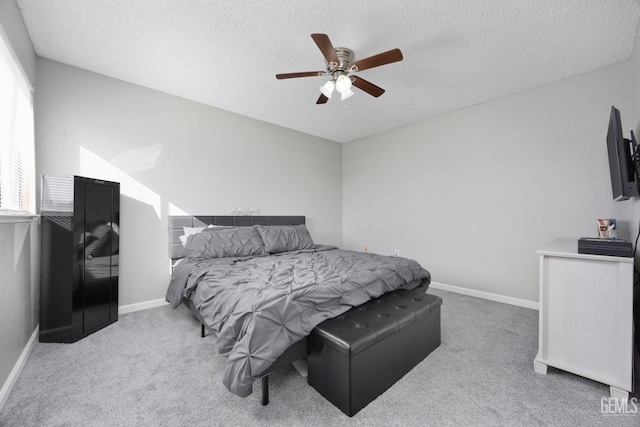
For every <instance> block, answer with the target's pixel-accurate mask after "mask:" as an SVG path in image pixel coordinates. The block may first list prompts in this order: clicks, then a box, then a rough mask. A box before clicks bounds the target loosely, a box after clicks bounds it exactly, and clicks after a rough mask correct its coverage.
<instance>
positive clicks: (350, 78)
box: [276, 33, 402, 104]
mask: <svg viewBox="0 0 640 427" xmlns="http://www.w3.org/2000/svg"><path fill="white" fill-rule="evenodd" d="M311 38H312V39H313V41H314V42H316V45H318V48H319V49H320V51H321V52H322V54H323V55H324V58H325V59H326V71H305V72H301V73H284V74H276V78H277V79H292V78H296V77H314V76H326V75H329V76H331V78H332V79H331V80H329V81H328V82H326V83H325V84H324V85H322V86H321V87H320V92H321V93H322V94H321V95H320V97H319V98H318V100H317V101H316V104H324V103H326V102H327V101H328V100H329V98H331V94H332V93H333V90H334V89H336V90H337V91H338V92H339V93H340V95H341V99H342V100H345V99H347V98H349V97H350V96H352V95H353V91H352V90H351V86H352V85H353V86H355V87H357V88H358V89H361V90H363V91H365V92H367V93H368V94H369V95H371V96H375V97H376V98H377V97H379V96H380V95H382V94H383V93H384V89H382V88H381V87H378V86H376V85H374V84H373V83H370V82H368V81H366V80H365V79H363V78H361V77H358V76H356V75H354V73H356V72H358V71H363V70H367V69H369V68H373V67H379V66H380V65H386V64H391V63H392V62H398V61H402V52H400V49H392V50H389V51H387V52H382V53H379V54H377V55H373V56H370V57H368V58H364V59H359V60H357V61H355V62H354V61H353V59H354V55H353V51H352V50H351V49H347V48H346V47H336V48H334V47H333V45H332V44H331V40H329V36H327V35H326V34H318V33H316V34H311Z"/></svg>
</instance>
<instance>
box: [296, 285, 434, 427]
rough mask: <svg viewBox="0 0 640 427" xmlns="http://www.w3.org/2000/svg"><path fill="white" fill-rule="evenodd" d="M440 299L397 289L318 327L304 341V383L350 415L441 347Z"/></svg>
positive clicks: (421, 290) (422, 290)
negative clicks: (306, 346)
mask: <svg viewBox="0 0 640 427" xmlns="http://www.w3.org/2000/svg"><path fill="white" fill-rule="evenodd" d="M441 305H442V298H440V297H438V296H435V295H430V294H425V293H424V288H422V289H416V290H407V289H398V290H396V291H393V292H390V293H387V294H384V295H382V296H381V297H379V298H375V299H373V300H371V301H369V302H367V303H365V304H363V305H361V306H359V307H354V308H352V309H351V310H349V311H347V312H346V313H344V314H342V315H340V316H338V317H336V318H334V319H329V320H327V321H325V322H323V323H321V324H320V325H318V326H317V327H316V328H315V329H314V330H313V331H312V332H311V335H310V336H309V341H308V355H307V362H308V367H309V376H308V382H309V385H311V386H313V388H315V389H316V390H317V391H318V392H319V393H320V394H322V395H323V396H324V397H325V398H326V399H327V400H328V401H329V402H331V403H333V404H334V405H335V406H336V407H338V408H339V409H340V410H341V411H342V412H344V413H345V414H347V415H348V416H350V417H351V416H353V415H355V414H356V413H357V412H358V411H359V410H361V409H362V408H364V407H365V406H367V405H368V404H369V403H370V402H371V401H373V400H374V399H375V398H376V397H378V396H379V395H381V394H382V393H383V392H384V391H385V390H387V389H388V388H389V387H391V386H392V385H393V384H394V383H395V382H396V381H398V380H399V379H400V378H402V377H403V376H404V375H405V374H406V373H407V372H409V371H410V370H411V369H413V367H415V366H416V365H417V364H418V363H420V362H421V361H422V360H423V359H424V358H425V357H427V356H428V355H429V353H431V352H432V351H433V350H435V349H436V348H437V347H438V346H439V345H440V306H441Z"/></svg>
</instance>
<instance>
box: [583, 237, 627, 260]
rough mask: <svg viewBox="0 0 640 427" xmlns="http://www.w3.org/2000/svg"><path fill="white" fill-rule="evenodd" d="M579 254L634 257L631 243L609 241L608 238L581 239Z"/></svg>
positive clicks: (616, 240)
mask: <svg viewBox="0 0 640 427" xmlns="http://www.w3.org/2000/svg"><path fill="white" fill-rule="evenodd" d="M578 253H579V254H589V255H607V256H621V257H627V258H628V257H631V256H633V248H632V246H631V243H630V242H627V241H626V240H623V239H609V238H606V237H581V238H580V239H578Z"/></svg>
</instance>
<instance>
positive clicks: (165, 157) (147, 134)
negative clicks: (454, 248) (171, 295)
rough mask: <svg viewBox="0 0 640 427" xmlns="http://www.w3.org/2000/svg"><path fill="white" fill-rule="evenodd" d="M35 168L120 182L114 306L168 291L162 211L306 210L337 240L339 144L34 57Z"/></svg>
mask: <svg viewBox="0 0 640 427" xmlns="http://www.w3.org/2000/svg"><path fill="white" fill-rule="evenodd" d="M37 83H38V92H37V99H36V114H37V122H36V132H37V158H38V162H39V173H41V174H63V175H73V174H76V175H83V176H89V177H95V178H101V179H107V180H114V181H118V182H120V183H121V192H122V197H121V224H120V230H121V240H120V294H119V304H120V305H121V306H122V305H127V304H132V303H138V302H144V301H149V300H154V299H159V298H164V294H165V291H166V287H167V284H168V282H169V269H168V255H167V215H169V214H172V213H181V212H186V213H188V214H205V215H206V214H216V215H226V214H228V212H229V209H230V208H232V207H234V206H249V207H257V208H259V209H260V214H264V215H306V216H307V225H308V228H309V231H310V232H311V235H312V236H313V238H314V239H315V240H316V241H317V242H321V243H327V244H334V245H341V244H342V225H341V223H342V146H341V145H340V144H338V143H335V142H330V141H327V140H323V139H320V138H317V137H313V136H309V135H305V134H302V133H299V132H295V131H291V130H288V129H285V128H282V127H278V126H274V125H270V124H267V123H264V122H260V121H257V120H254V119H250V118H247V117H243V116H239V115H237V114H233V113H229V112H226V111H223V110H219V109H216V108H212V107H208V106H205V105H202V104H198V103H195V102H191V101H187V100H184V99H181V98H177V97H175V96H171V95H167V94H164V93H161V92H157V91H153V90H150V89H146V88H143V87H140V86H136V85H133V84H129V83H125V82H123V81H120V80H115V79H112V78H109V77H105V76H102V75H99V74H95V73H92V72H88V71H85V70H81V69H79V68H74V67H71V66H68V65H64V64H61V63H58V62H53V61H49V60H46V59H41V58H38V78H37Z"/></svg>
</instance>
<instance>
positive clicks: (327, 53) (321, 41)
mask: <svg viewBox="0 0 640 427" xmlns="http://www.w3.org/2000/svg"><path fill="white" fill-rule="evenodd" d="M311 38H312V39H313V41H314V42H316V44H317V45H318V48H319V49H320V52H322V54H323V55H324V58H325V59H326V60H327V62H328V63H329V64H333V66H336V65H338V64H339V63H340V60H339V59H338V55H336V50H335V49H334V48H333V45H332V44H331V40H329V36H327V35H326V34H319V33H315V34H311Z"/></svg>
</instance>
